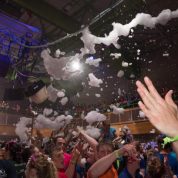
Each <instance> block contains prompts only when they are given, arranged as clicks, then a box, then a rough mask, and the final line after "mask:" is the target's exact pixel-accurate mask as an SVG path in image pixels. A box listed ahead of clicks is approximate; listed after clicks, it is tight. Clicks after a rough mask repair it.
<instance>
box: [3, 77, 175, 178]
mask: <svg viewBox="0 0 178 178" xmlns="http://www.w3.org/2000/svg"><path fill="white" fill-rule="evenodd" d="M144 81H145V85H144V84H143V83H141V82H140V81H137V82H136V85H137V91H138V93H139V95H140V97H141V99H142V101H140V102H139V103H138V105H139V107H140V108H141V110H142V111H143V112H144V113H145V115H146V116H147V117H148V119H149V121H150V122H151V123H152V124H153V125H154V126H155V127H156V128H157V129H158V130H159V131H160V132H161V133H162V134H161V135H159V136H158V137H157V138H155V142H151V143H150V144H148V143H140V142H139V141H138V140H134V137H133V136H132V134H131V132H130V130H129V128H128V127H123V128H122V129H121V131H120V133H119V134H116V129H114V128H112V127H110V123H109V120H106V121H104V122H103V123H102V126H101V128H100V132H101V136H100V137H99V138H98V139H94V138H92V137H90V136H89V135H87V134H86V132H85V131H84V130H82V129H81V128H79V127H77V128H76V129H75V130H68V132H67V133H65V134H63V135H60V134H59V133H53V134H52V135H51V137H50V138H42V135H40V132H39V133H38V134H37V135H38V137H36V139H34V138H33V137H30V136H29V140H28V142H26V143H22V142H20V141H17V140H11V141H8V142H2V143H1V149H0V178H1V177H2V178H85V177H87V178H176V177H177V176H178V161H177V156H178V141H177V140H178V110H177V106H176V104H175V103H174V101H173V100H172V93H173V91H172V90H170V91H168V93H167V94H166V95H165V98H162V97H161V96H160V95H159V93H158V92H157V90H156V89H155V87H154V85H153V84H152V82H151V80H150V79H149V78H148V77H145V78H144ZM74 133H75V134H74Z"/></svg>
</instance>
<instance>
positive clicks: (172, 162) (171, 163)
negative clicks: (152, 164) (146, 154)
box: [157, 135, 178, 176]
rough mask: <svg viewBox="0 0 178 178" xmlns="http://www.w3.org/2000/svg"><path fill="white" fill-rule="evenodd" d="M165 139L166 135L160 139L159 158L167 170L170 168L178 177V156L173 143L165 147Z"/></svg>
mask: <svg viewBox="0 0 178 178" xmlns="http://www.w3.org/2000/svg"><path fill="white" fill-rule="evenodd" d="M165 137H166V136H165V135H161V136H159V137H158V140H157V142H158V149H159V154H158V157H159V158H160V160H161V162H162V163H164V165H165V167H166V168H167V167H168V168H170V169H171V170H172V173H173V174H174V175H177V176H178V161H177V159H176V154H175V152H173V149H172V144H171V143H167V144H166V145H164V147H163V143H164V141H163V140H164V138H165Z"/></svg>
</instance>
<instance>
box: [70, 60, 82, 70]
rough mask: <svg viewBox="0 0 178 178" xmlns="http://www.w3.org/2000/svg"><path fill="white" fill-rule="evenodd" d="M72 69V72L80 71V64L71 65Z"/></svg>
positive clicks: (75, 62) (73, 63)
mask: <svg viewBox="0 0 178 178" xmlns="http://www.w3.org/2000/svg"><path fill="white" fill-rule="evenodd" d="M71 68H72V71H77V70H80V68H81V65H80V62H78V61H73V62H72V64H71Z"/></svg>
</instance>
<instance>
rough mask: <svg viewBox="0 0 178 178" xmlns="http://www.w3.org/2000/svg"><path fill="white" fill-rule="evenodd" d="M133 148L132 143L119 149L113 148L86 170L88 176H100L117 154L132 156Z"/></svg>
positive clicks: (94, 177)
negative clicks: (113, 149) (112, 150)
mask: <svg viewBox="0 0 178 178" xmlns="http://www.w3.org/2000/svg"><path fill="white" fill-rule="evenodd" d="M134 148H135V147H134V146H133V145H125V146H123V147H122V148H120V149H119V150H115V151H114V152H112V153H111V154H109V155H107V156H105V157H103V158H101V159H99V160H98V161H96V162H95V163H94V164H93V165H92V166H91V167H90V169H89V170H88V177H90V178H97V177H98V176H101V175H102V174H104V173H105V172H106V171H107V170H108V169H109V168H110V167H111V166H112V163H113V162H114V161H115V160H116V159H117V158H118V157H119V156H123V155H125V154H127V156H132V154H133V153H132V152H133V149H134Z"/></svg>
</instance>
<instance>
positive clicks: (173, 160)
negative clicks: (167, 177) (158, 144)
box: [158, 152, 178, 176]
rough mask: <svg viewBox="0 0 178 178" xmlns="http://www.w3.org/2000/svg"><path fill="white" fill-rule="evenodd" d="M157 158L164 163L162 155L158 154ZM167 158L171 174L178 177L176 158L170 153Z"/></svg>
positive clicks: (174, 154)
mask: <svg viewBox="0 0 178 178" xmlns="http://www.w3.org/2000/svg"><path fill="white" fill-rule="evenodd" d="M158 156H159V158H160V160H161V161H164V154H161V153H159V154H158ZM167 157H168V165H169V166H170V168H171V170H172V171H173V173H174V174H175V175H177V176H178V161H177V158H176V153H174V152H170V153H169V154H167Z"/></svg>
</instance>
